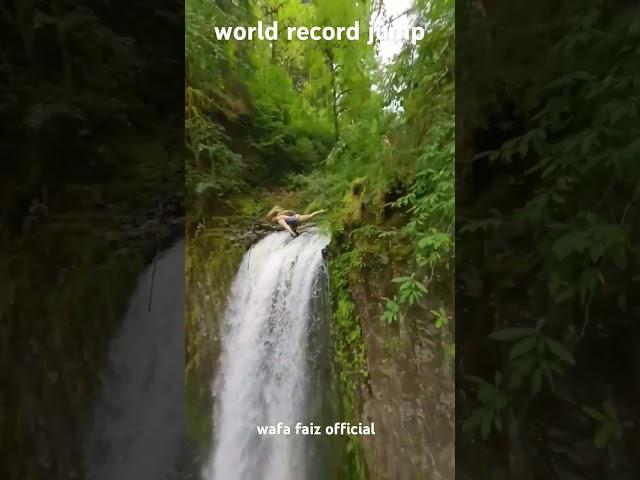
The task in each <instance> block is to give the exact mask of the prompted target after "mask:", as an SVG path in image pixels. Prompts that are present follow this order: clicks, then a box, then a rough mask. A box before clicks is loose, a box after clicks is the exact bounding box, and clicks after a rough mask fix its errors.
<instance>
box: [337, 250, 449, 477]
mask: <svg viewBox="0 0 640 480" xmlns="http://www.w3.org/2000/svg"><path fill="white" fill-rule="evenodd" d="M353 248H354V247H353V245H351V246H347V245H341V244H340V243H339V241H338V242H337V243H336V244H334V245H333V247H332V255H333V259H332V262H331V264H330V265H331V266H332V269H331V271H330V275H333V296H334V299H333V300H334V332H333V333H334V341H335V346H336V354H337V357H336V363H337V368H338V370H339V372H338V374H339V377H340V379H341V388H342V395H343V404H344V405H346V406H347V408H346V409H345V415H348V416H349V415H350V416H351V418H349V420H350V421H362V422H375V425H376V435H375V436H369V437H366V436H365V437H360V439H354V441H355V443H356V445H357V448H356V451H357V452H358V453H359V457H360V459H359V461H358V459H357V458H356V461H355V462H354V463H355V464H356V465H357V464H358V463H361V464H363V465H361V466H360V467H356V468H353V466H352V470H354V471H353V472H352V476H353V477H355V478H370V479H375V480H383V479H384V480H386V479H389V480H404V479H406V480H413V479H416V478H420V479H427V480H428V479H442V480H449V479H453V478H454V451H453V448H454V432H453V426H454V423H453V422H454V377H453V358H452V356H451V355H450V354H449V353H448V352H447V350H446V348H445V344H446V342H447V341H451V336H452V329H448V330H447V329H446V328H445V329H438V328H436V327H435V322H434V320H433V318H432V314H431V313H430V310H431V309H436V308H438V307H440V306H444V308H445V310H446V311H448V312H450V311H451V299H452V297H451V295H450V288H449V286H448V285H447V282H446V281H443V280H441V281H440V282H439V283H440V284H441V285H440V286H439V288H437V286H436V285H433V286H432V293H431V295H430V296H429V298H428V299H427V300H426V301H425V302H424V304H422V305H417V306H414V307H412V308H410V309H409V310H408V311H406V312H404V313H403V314H402V315H401V316H400V318H399V320H398V321H397V322H395V323H393V324H391V325H389V324H387V323H385V322H384V321H382V320H381V315H382V313H383V305H384V302H383V301H382V300H381V297H384V296H389V297H391V296H393V293H394V289H395V288H396V285H395V284H394V283H392V282H391V279H392V278H394V277H395V276H397V272H398V271H402V270H403V268H402V267H403V266H404V265H403V260H402V259H396V260H395V261H394V260H393V259H391V260H390V261H388V262H386V264H385V263H383V262H380V261H379V258H378V256H377V255H370V254H366V253H363V254H361V255H360V254H358V253H357V251H356V250H354V249H353ZM358 256H359V257H360V258H356V257H358ZM345 269H347V270H349V271H348V272H347V271H345ZM336 277H337V278H336ZM345 286H346V289H345V288H344V287H345ZM345 290H346V291H345ZM336 297H338V298H336ZM349 303H351V305H350V306H349ZM345 315H346V316H349V315H350V316H351V317H352V318H351V320H349V321H347V320H346V319H345V318H344V317H345ZM347 322H352V323H351V326H350V327H348V328H349V329H350V330H351V332H360V333H359V334H355V333H353V334H349V333H346V335H345V331H344V329H343V327H341V325H344V324H345V323H347ZM337 336H340V337H345V336H346V337H353V338H354V340H353V341H351V342H347V343H346V344H345V342H344V341H343V340H342V339H341V338H337ZM341 350H348V351H349V353H347V354H346V357H347V360H346V362H345V361H344V359H342V358H341V357H342V356H343V355H345V354H344V352H341ZM358 352H361V353H358ZM341 360H342V361H341ZM358 362H363V363H364V364H363V365H362V367H363V370H364V371H361V372H359V373H354V372H353V370H351V373H352V374H351V375H345V374H344V371H343V372H341V371H340V369H342V370H347V371H348V369H349V368H350V367H349V365H351V364H354V363H355V364H357V363H358ZM349 405H353V408H352V411H351V412H349ZM356 457H357V456H356Z"/></svg>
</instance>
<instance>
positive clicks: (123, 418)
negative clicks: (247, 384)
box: [86, 241, 185, 480]
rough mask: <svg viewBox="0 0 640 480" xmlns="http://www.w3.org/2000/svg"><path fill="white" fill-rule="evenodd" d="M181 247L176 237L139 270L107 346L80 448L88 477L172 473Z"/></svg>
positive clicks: (178, 435)
mask: <svg viewBox="0 0 640 480" xmlns="http://www.w3.org/2000/svg"><path fill="white" fill-rule="evenodd" d="M184 248H185V247H184V242H182V241H181V242H178V243H177V244H176V245H174V246H173V247H172V248H170V249H169V250H167V251H165V252H163V253H161V254H159V255H158V257H157V258H156V260H155V261H154V264H153V265H152V266H149V267H148V268H147V269H146V270H145V271H144V272H143V273H142V275H140V277H139V278H138V284H137V287H136V290H135V292H134V294H133V296H132V297H131V301H130V303H129V309H128V311H127V315H126V317H125V319H124V322H123V324H122V327H121V330H120V331H119V332H118V334H117V335H116V337H115V338H114V340H113V342H112V343H111V348H110V352H109V361H108V370H107V372H105V375H104V387H103V392H102V396H101V398H100V400H99V402H98V405H97V407H96V411H95V420H94V426H93V429H92V432H91V434H90V437H89V442H88V444H87V446H86V448H87V451H86V454H87V479H88V480H129V479H131V480H133V479H135V480H174V479H178V478H180V472H179V462H180V455H181V448H182V442H183V436H184V387H183V385H184V320H183V318H184ZM154 269H155V272H154ZM154 273H155V274H154ZM152 283H153V292H152V289H151V284H152ZM151 292H152V293H153V295H152V296H151ZM87 321H91V319H90V318H88V319H87Z"/></svg>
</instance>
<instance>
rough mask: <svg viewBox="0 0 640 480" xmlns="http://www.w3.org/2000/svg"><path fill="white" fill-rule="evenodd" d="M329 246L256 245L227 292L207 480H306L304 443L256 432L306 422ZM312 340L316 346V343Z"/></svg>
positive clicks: (274, 240)
mask: <svg viewBox="0 0 640 480" xmlns="http://www.w3.org/2000/svg"><path fill="white" fill-rule="evenodd" d="M328 242H329V239H328V238H327V237H326V236H324V235H322V234H320V233H319V232H317V231H314V230H310V231H307V232H305V233H303V234H301V235H300V237H298V238H296V239H293V238H291V237H290V236H289V234H288V233H286V232H278V233H273V234H271V235H269V236H267V237H265V238H264V239H263V240H261V241H260V242H259V243H257V244H256V245H254V246H253V247H252V248H251V250H250V251H249V252H247V254H245V257H244V259H243V261H242V264H241V266H240V268H239V271H238V273H237V275H236V278H235V280H234V283H233V285H232V288H231V296H230V299H229V307H228V310H227V312H226V315H225V320H224V325H223V328H224V330H223V353H222V357H221V359H220V365H219V369H218V375H217V377H216V381H215V383H214V387H213V393H214V397H215V407H214V450H213V453H212V456H211V459H210V462H209V465H208V466H207V468H206V469H205V472H204V478H205V479H207V480H246V479H255V480H305V479H307V478H309V475H308V473H307V472H308V465H306V462H305V459H306V458H308V456H307V455H306V453H307V452H305V442H304V439H303V438H302V437H298V436H295V435H293V434H292V435H289V436H287V435H281V436H268V435H265V436H260V435H258V433H257V429H256V426H257V425H276V424H277V423H278V422H283V423H284V424H285V425H290V426H293V425H295V423H296V422H298V421H303V422H304V421H305V420H307V418H308V409H309V403H310V402H311V401H312V399H311V398H310V396H312V395H314V393H313V389H314V387H313V384H314V381H313V379H312V378H311V377H312V376H313V373H312V371H311V369H312V368H313V366H312V364H313V359H312V357H313V351H314V350H315V346H314V330H316V329H315V328H314V324H317V323H318V322H319V321H320V319H319V318H318V314H317V313H316V312H314V308H313V303H314V298H315V297H316V296H317V295H319V294H320V293H321V291H322V288H323V286H324V285H320V283H322V279H323V278H324V279H326V276H323V275H322V273H323V269H324V268H325V267H324V261H323V256H322V250H323V248H324V247H326V245H327V244H328ZM316 341H317V339H316Z"/></svg>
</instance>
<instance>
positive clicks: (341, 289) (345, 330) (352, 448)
mask: <svg viewBox="0 0 640 480" xmlns="http://www.w3.org/2000/svg"><path fill="white" fill-rule="evenodd" d="M362 265H363V259H362V254H361V252H359V251H357V250H351V251H345V252H342V253H337V255H335V256H333V257H332V259H331V261H330V262H329V271H330V289H331V298H332V302H333V306H334V308H333V322H332V339H333V348H334V362H335V365H336V369H337V373H338V381H339V390H340V394H341V395H340V401H341V405H340V406H341V410H342V416H343V418H344V419H345V420H346V421H352V422H357V421H359V412H358V405H357V401H358V398H357V397H358V391H359V389H360V388H361V385H363V384H364V383H366V382H367V379H368V371H367V367H366V354H367V349H366V343H365V342H364V339H363V336H362V328H361V326H360V319H359V318H358V315H357V310H356V305H355V304H354V303H353V300H352V298H351V295H350V293H349V292H350V285H351V284H352V282H354V281H356V279H357V276H358V272H359V271H360V269H361V268H362ZM345 460H346V461H344V462H342V472H341V473H342V475H343V476H344V478H349V479H362V478H366V475H365V473H366V464H365V461H364V454H363V451H362V444H361V441H360V439H359V437H357V436H350V437H348V439H347V443H346V458H345Z"/></svg>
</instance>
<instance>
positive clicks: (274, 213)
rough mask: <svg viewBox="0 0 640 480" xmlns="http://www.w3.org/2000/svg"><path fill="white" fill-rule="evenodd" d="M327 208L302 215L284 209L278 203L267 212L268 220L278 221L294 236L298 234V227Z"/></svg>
mask: <svg viewBox="0 0 640 480" xmlns="http://www.w3.org/2000/svg"><path fill="white" fill-rule="evenodd" d="M324 212H325V210H318V211H316V212H313V213H310V214H308V215H301V214H299V213H296V212H294V211H293V210H284V209H283V208H281V207H279V206H278V205H276V206H275V207H273V208H272V209H271V210H270V211H269V213H267V221H269V222H273V223H277V224H278V225H280V226H281V227H283V228H284V229H285V230H286V231H287V232H289V234H290V235H291V236H292V237H297V236H298V227H299V226H300V225H302V224H304V223H307V222H308V221H309V220H311V219H312V218H313V217H315V216H316V215H320V214H321V213H324Z"/></svg>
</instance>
